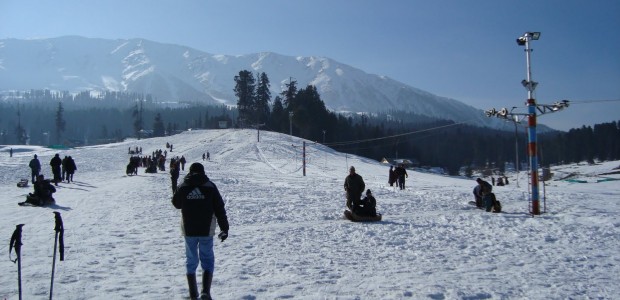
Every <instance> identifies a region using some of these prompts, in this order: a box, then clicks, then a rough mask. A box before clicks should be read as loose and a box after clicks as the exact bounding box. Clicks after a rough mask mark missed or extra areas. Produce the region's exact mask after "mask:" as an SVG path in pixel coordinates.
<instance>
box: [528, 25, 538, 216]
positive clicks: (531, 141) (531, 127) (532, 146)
mask: <svg viewBox="0 0 620 300" xmlns="http://www.w3.org/2000/svg"><path fill="white" fill-rule="evenodd" d="M530 40H531V34H529V33H526V34H525V57H526V63H527V98H528V99H527V108H528V118H527V123H528V155H529V159H530V165H531V173H530V181H531V189H532V195H531V197H532V198H531V200H532V211H531V213H532V214H533V215H539V214H540V193H539V190H538V157H537V145H536V100H535V99H534V95H533V94H534V93H533V92H534V85H535V83H534V82H533V81H532V68H531V57H530V54H531V52H532V49H530Z"/></svg>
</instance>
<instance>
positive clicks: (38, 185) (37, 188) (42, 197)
mask: <svg viewBox="0 0 620 300" xmlns="http://www.w3.org/2000/svg"><path fill="white" fill-rule="evenodd" d="M33 186H34V193H31V194H28V196H27V197H26V202H29V203H31V204H34V205H46V204H51V203H54V202H55V201H54V198H53V197H52V194H53V193H55V192H56V188H55V187H54V186H53V185H52V184H51V183H50V181H49V180H45V177H44V176H43V175H39V176H37V181H36V182H35V183H34V185H33Z"/></svg>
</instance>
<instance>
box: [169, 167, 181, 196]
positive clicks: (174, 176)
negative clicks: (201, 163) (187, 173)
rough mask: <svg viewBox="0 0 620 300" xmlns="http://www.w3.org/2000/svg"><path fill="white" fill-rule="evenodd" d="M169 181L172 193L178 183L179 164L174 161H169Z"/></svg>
mask: <svg viewBox="0 0 620 300" xmlns="http://www.w3.org/2000/svg"><path fill="white" fill-rule="evenodd" d="M170 181H171V183H172V193H174V192H176V191H177V182H178V181H179V162H178V161H177V160H176V159H171V160H170Z"/></svg>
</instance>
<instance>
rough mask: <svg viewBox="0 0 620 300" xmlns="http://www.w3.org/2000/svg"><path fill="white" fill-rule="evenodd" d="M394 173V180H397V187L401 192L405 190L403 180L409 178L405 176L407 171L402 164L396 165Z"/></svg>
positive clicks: (407, 175)
mask: <svg viewBox="0 0 620 300" xmlns="http://www.w3.org/2000/svg"><path fill="white" fill-rule="evenodd" d="M394 173H396V178H398V187H399V188H400V189H401V190H404V189H405V178H408V177H409V174H407V169H405V166H404V165H403V164H400V165H398V167H396V169H394Z"/></svg>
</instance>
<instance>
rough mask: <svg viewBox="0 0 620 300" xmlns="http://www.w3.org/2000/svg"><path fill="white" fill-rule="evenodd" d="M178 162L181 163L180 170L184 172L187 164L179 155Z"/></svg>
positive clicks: (183, 157)
mask: <svg viewBox="0 0 620 300" xmlns="http://www.w3.org/2000/svg"><path fill="white" fill-rule="evenodd" d="M179 162H180V163H181V170H183V171H185V163H186V162H187V160H185V156H183V155H181V159H180V160H179Z"/></svg>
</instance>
